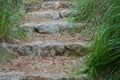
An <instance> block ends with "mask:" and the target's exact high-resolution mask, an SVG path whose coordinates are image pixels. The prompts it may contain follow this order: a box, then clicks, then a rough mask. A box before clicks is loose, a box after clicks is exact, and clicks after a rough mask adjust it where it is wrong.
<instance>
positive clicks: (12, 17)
mask: <svg viewBox="0 0 120 80" xmlns="http://www.w3.org/2000/svg"><path fill="white" fill-rule="evenodd" d="M23 14H24V12H23V5H22V2H21V0H1V1H0V42H2V41H6V40H7V39H9V38H11V37H13V35H11V33H12V32H13V31H14V32H15V30H14V28H19V26H17V24H18V22H19V20H20V18H21V17H22V15H23ZM18 32H22V31H18V30H16V33H18ZM19 34H20V33H18V34H16V35H17V36H21V35H19ZM22 34H23V33H22ZM23 36H24V35H23Z"/></svg>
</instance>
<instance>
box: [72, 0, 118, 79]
mask: <svg viewBox="0 0 120 80" xmlns="http://www.w3.org/2000/svg"><path fill="white" fill-rule="evenodd" d="M75 9H77V12H76V13H74V20H75V21H77V22H80V21H81V22H86V23H89V24H90V26H91V27H96V31H94V32H95V33H94V36H93V44H92V52H91V53H90V54H89V55H88V59H87V60H86V62H85V63H86V65H87V69H86V71H87V73H88V80H120V0H98V1H96V0H84V1H83V0H77V3H76V6H75Z"/></svg>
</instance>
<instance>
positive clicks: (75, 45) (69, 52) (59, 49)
mask: <svg viewBox="0 0 120 80" xmlns="http://www.w3.org/2000/svg"><path fill="white" fill-rule="evenodd" d="M3 47H5V48H8V49H10V50H12V51H14V52H16V53H18V54H19V55H22V56H25V55H31V56H42V57H44V56H45V57H53V56H84V55H85V54H86V53H87V52H88V51H89V50H90V44H88V43H86V42H69V43H61V42H55V41H44V42H40V41H36V42H31V43H25V44H19V45H15V44H14V45H12V44H4V45H3Z"/></svg>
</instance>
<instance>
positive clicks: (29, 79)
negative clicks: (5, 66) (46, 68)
mask: <svg viewBox="0 0 120 80" xmlns="http://www.w3.org/2000/svg"><path fill="white" fill-rule="evenodd" d="M68 79H70V80H72V79H71V78H70V76H69V75H67V74H58V73H38V74H30V75H27V74H25V73H24V72H19V71H17V72H15V71H12V72H0V80H68ZM86 79H87V75H86V74H83V75H80V76H79V80H86Z"/></svg>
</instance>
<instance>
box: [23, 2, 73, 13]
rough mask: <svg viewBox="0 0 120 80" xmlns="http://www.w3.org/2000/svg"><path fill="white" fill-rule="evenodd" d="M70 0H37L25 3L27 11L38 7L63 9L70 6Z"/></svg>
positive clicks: (38, 8)
mask: <svg viewBox="0 0 120 80" xmlns="http://www.w3.org/2000/svg"><path fill="white" fill-rule="evenodd" d="M71 5H72V2H70V1H46V2H45V1H37V2H32V3H30V4H25V8H26V10H27V11H36V10H40V9H65V8H70V6H71Z"/></svg>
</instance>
